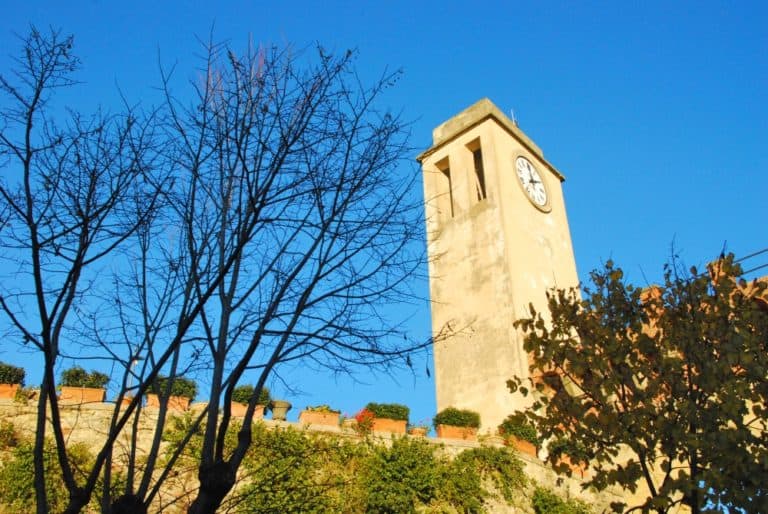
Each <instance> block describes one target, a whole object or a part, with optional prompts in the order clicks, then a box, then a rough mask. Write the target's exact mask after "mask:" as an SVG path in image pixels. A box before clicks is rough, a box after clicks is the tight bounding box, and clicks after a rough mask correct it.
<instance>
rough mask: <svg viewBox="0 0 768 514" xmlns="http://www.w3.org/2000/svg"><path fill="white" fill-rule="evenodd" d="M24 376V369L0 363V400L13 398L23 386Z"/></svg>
mask: <svg viewBox="0 0 768 514" xmlns="http://www.w3.org/2000/svg"><path fill="white" fill-rule="evenodd" d="M24 375H25V372H24V368H19V367H16V366H12V365H11V364H6V363H5V362H0V398H10V399H13V398H15V397H16V393H18V391H19V389H20V388H21V386H23V385H24Z"/></svg>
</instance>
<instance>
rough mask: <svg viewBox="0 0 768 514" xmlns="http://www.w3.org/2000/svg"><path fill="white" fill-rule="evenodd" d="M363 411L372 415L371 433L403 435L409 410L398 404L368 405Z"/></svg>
mask: <svg viewBox="0 0 768 514" xmlns="http://www.w3.org/2000/svg"><path fill="white" fill-rule="evenodd" d="M365 410H367V411H369V412H370V413H372V414H373V431H375V432H390V433H393V434H405V427H406V425H407V424H408V415H409V414H410V412H411V410H410V409H409V408H408V407H406V406H405V405H400V404H399V403H373V402H371V403H369V404H368V405H366V406H365Z"/></svg>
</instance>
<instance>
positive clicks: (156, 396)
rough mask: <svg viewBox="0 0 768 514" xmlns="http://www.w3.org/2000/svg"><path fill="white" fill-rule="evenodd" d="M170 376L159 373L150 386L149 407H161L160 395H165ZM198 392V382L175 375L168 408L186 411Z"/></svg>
mask: <svg viewBox="0 0 768 514" xmlns="http://www.w3.org/2000/svg"><path fill="white" fill-rule="evenodd" d="M170 380H171V378H169V377H165V376H162V375H158V376H157V379H156V380H155V382H154V383H153V384H152V386H151V387H150V391H152V392H151V393H149V394H147V407H160V397H161V396H164V395H165V394H167V393H166V391H167V389H168V382H169V381H170ZM196 394H197V384H196V383H195V381H194V380H192V379H191V378H185V377H174V378H173V382H172V383H171V392H170V394H169V395H168V410H180V411H185V410H187V409H189V404H190V403H191V402H192V400H193V399H194V398H195V395H196Z"/></svg>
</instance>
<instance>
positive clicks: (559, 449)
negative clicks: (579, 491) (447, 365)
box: [547, 437, 589, 478]
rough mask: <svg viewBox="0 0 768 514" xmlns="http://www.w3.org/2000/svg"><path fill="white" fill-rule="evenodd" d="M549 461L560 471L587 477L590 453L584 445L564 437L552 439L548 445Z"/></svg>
mask: <svg viewBox="0 0 768 514" xmlns="http://www.w3.org/2000/svg"><path fill="white" fill-rule="evenodd" d="M547 452H548V453H549V461H550V462H551V463H552V467H553V468H554V470H555V471H557V472H558V473H565V474H567V475H568V476H570V475H571V474H575V475H578V476H579V477H581V478H585V477H586V475H587V462H588V461H589V455H588V454H587V450H586V448H584V445H582V444H581V443H579V442H578V441H572V440H569V439H566V438H564V437H561V438H558V439H555V440H554V441H550V442H549V444H548V445H547Z"/></svg>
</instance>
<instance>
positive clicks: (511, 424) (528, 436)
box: [499, 414, 540, 446]
mask: <svg viewBox="0 0 768 514" xmlns="http://www.w3.org/2000/svg"><path fill="white" fill-rule="evenodd" d="M499 434H500V435H502V436H505V437H506V436H511V435H513V436H515V437H517V438H518V439H522V440H523V441H528V442H529V443H531V444H534V445H536V446H539V444H540V441H539V437H538V434H537V433H536V428H535V427H534V426H533V425H531V424H530V423H528V422H527V421H525V419H524V418H523V417H521V416H518V415H514V414H511V415H509V416H507V418H506V419H505V420H504V421H502V423H501V425H499Z"/></svg>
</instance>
